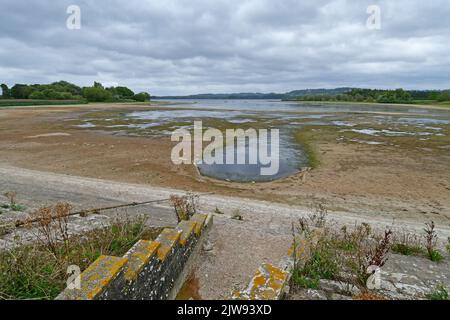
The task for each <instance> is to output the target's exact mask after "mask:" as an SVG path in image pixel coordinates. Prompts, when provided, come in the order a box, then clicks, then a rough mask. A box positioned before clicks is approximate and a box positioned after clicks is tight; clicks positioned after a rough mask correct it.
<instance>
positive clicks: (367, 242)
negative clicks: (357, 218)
mask: <svg viewBox="0 0 450 320" xmlns="http://www.w3.org/2000/svg"><path fill="white" fill-rule="evenodd" d="M318 217H319V218H318ZM318 222H319V223H318ZM293 237H294V250H293V252H294V260H295V261H294V271H293V277H292V281H293V284H294V286H298V287H306V288H317V287H318V285H319V282H320V280H321V279H327V280H335V281H338V282H341V283H345V284H349V285H351V286H356V287H358V288H360V289H361V290H362V291H363V290H366V289H367V280H368V279H369V277H370V275H371V273H369V272H368V269H369V267H373V266H375V267H378V268H381V267H382V266H384V264H385V263H386V261H387V259H388V255H389V252H390V249H391V246H392V231H390V230H386V231H385V232H384V234H376V233H374V232H373V231H372V230H371V228H370V226H369V225H368V224H357V225H355V226H354V227H353V228H352V229H351V230H349V228H347V227H343V228H341V229H339V230H336V229H335V228H333V226H332V224H331V225H330V224H328V222H327V213H326V209H325V208H324V207H323V206H316V207H315V209H313V210H312V211H311V213H310V214H309V217H308V218H303V219H300V220H299V222H298V224H297V225H296V226H293ZM298 239H303V240H304V242H305V243H306V247H307V248H308V249H307V254H306V256H305V255H304V254H303V255H302V256H301V257H297V256H296V252H297V242H298Z"/></svg>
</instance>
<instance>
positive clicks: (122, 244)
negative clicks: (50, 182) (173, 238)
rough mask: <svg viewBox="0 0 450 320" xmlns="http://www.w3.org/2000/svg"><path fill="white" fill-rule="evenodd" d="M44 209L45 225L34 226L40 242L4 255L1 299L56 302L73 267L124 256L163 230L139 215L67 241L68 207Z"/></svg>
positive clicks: (1, 258)
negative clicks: (105, 256) (105, 258)
mask: <svg viewBox="0 0 450 320" xmlns="http://www.w3.org/2000/svg"><path fill="white" fill-rule="evenodd" d="M44 209H45V210H44ZM44 209H43V208H41V209H40V210H39V215H40V217H41V218H43V219H44V220H45V221H43V222H38V223H37V224H38V225H37V226H36V227H37V228H36V231H37V234H36V236H37V237H38V239H39V242H38V243H36V244H33V245H24V246H19V247H16V248H14V249H12V250H8V251H4V252H1V253H0V299H54V298H55V297H56V296H57V295H58V294H59V293H60V292H61V291H62V290H63V289H64V287H65V283H66V279H67V274H66V271H67V267H68V266H69V265H77V266H79V267H80V269H81V270H84V269H86V268H87V267H88V266H89V265H90V264H91V263H92V262H94V261H95V260H96V259H97V258H98V257H99V256H100V255H114V256H122V255H124V254H125V253H126V252H127V251H128V250H129V249H130V248H131V247H132V246H133V245H134V244H135V243H136V242H137V241H139V240H140V239H143V240H154V239H155V238H156V237H157V235H158V234H159V233H160V231H161V229H160V228H148V227H146V219H145V218H143V217H139V218H137V219H132V220H125V221H123V220H116V221H114V222H113V223H112V224H111V225H109V226H107V227H104V228H102V229H98V230H94V231H91V232H88V233H86V234H83V235H82V236H72V237H68V234H67V229H66V226H67V225H66V220H65V219H66V217H63V216H62V215H64V214H65V213H67V212H68V210H70V206H69V205H67V204H58V205H56V206H54V207H50V208H44ZM58 214H59V215H61V217H59V218H58V217H56V215H58ZM52 216H53V218H51V217H52ZM35 217H37V214H36V215H35Z"/></svg>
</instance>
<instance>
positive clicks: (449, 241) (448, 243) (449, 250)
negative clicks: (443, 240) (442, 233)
mask: <svg viewBox="0 0 450 320" xmlns="http://www.w3.org/2000/svg"><path fill="white" fill-rule="evenodd" d="M447 252H448V253H450V237H448V239H447Z"/></svg>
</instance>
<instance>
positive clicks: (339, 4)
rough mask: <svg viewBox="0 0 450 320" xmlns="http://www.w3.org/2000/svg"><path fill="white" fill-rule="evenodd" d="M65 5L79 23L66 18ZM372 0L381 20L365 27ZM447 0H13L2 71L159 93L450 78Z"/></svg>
mask: <svg viewBox="0 0 450 320" xmlns="http://www.w3.org/2000/svg"><path fill="white" fill-rule="evenodd" d="M69 5H77V6H79V7H80V9H81V29H79V30H69V29H68V28H67V27H66V20H67V18H68V17H69V15H68V14H67V13H66V10H67V7H68V6H69ZM369 5H378V6H379V7H380V9H381V29H380V30H373V29H370V28H367V26H366V21H367V19H368V17H369V14H368V13H367V12H366V11H367V7H368V6H369ZM449 16H450V0H436V1H428V2H423V1H418V0H417V1H416V0H395V1H392V0H391V1H389V0H380V1H376V0H367V1H366V0H361V1H359V0H358V1H356V0H354V1H350V0H347V1H346V0H330V1H325V0H307V1H294V0H284V1H271V0H240V1H230V0H228V1H226V0H215V1H208V0H192V1H189V2H188V1H183V0H168V1H158V0H153V1H151V0H147V1H142V0H141V1H139V0H129V1H126V2H122V1H118V0H114V1H104V0H101V1H95V2H94V1H76V0H68V1H66V0H60V1H57V2H55V1H43V0H40V1H39V0H31V1H30V0H27V1H25V0H15V1H12V0H5V1H2V11H1V12H0V41H1V43H2V46H1V47H0V75H1V77H0V82H1V83H6V84H8V85H10V86H11V85H13V84H15V83H26V84H32V83H49V82H54V81H59V80H66V81H69V82H73V83H76V84H78V85H81V86H85V85H91V84H92V83H93V82H94V81H99V82H102V83H103V84H104V85H106V86H111V85H124V86H128V87H130V88H132V89H133V90H134V91H147V92H150V93H151V94H153V95H185V94H196V93H206V92H210V93H229V92H279V93H282V92H287V91H291V90H297V89H306V88H335V87H361V88H399V87H403V88H406V89H448V88H450V81H449V80H450V19H448V17H449Z"/></svg>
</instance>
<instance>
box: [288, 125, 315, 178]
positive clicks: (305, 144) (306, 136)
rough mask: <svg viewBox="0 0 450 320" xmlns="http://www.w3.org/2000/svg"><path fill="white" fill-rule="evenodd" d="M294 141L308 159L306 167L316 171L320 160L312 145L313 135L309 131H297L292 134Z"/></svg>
mask: <svg viewBox="0 0 450 320" xmlns="http://www.w3.org/2000/svg"><path fill="white" fill-rule="evenodd" d="M294 139H295V142H296V143H297V144H299V145H300V146H301V147H302V149H303V151H304V152H305V154H306V157H307V159H308V165H309V166H310V167H311V168H313V169H316V168H318V167H319V165H320V160H319V156H318V150H317V147H316V145H315V144H314V138H313V133H312V131H311V130H298V131H297V132H296V133H295V134H294Z"/></svg>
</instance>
